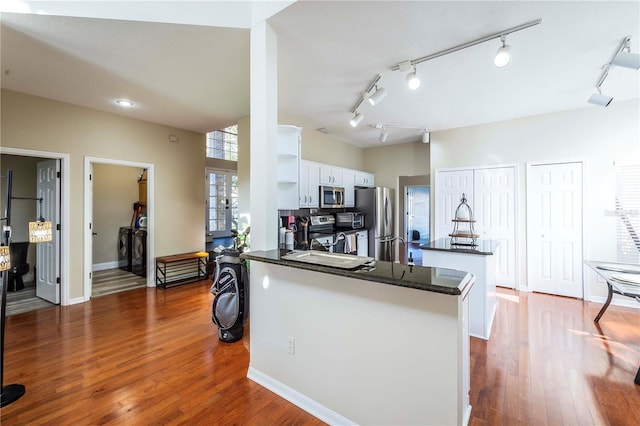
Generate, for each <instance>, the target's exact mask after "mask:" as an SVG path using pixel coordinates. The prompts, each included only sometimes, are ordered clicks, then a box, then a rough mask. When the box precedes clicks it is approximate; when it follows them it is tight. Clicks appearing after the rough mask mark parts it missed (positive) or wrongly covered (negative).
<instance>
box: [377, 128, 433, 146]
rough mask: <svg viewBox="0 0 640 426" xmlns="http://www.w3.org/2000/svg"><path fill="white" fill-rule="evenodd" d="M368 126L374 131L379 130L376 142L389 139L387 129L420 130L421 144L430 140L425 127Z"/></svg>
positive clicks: (429, 133) (429, 134)
mask: <svg viewBox="0 0 640 426" xmlns="http://www.w3.org/2000/svg"><path fill="white" fill-rule="evenodd" d="M369 126H371V127H373V128H374V129H381V130H380V137H379V138H378V140H379V141H380V142H382V143H384V142H386V141H387V138H388V137H389V131H388V130H387V129H409V130H421V131H422V143H429V141H430V140H431V132H430V131H429V129H428V128H427V127H410V126H397V125H394V124H370V125H369Z"/></svg>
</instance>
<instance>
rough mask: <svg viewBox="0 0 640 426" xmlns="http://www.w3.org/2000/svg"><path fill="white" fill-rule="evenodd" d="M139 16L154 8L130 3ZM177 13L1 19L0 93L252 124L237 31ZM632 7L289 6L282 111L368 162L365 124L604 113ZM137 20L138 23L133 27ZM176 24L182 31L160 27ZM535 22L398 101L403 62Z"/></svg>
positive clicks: (630, 74) (430, 65) (406, 137)
mask: <svg viewBox="0 0 640 426" xmlns="http://www.w3.org/2000/svg"><path fill="white" fill-rule="evenodd" d="M132 3H136V2H132ZM145 3H146V4H150V3H151V2H141V3H139V4H145ZM154 3H155V2H154ZM171 3H172V2H160V3H158V4H162V5H167V4H171ZM178 3H179V2H178ZM188 3H193V4H198V5H200V7H199V8H196V9H189V8H188V7H186V8H185V7H181V8H180V9H179V10H180V11H181V13H180V16H177V14H174V15H169V16H168V17H167V15H164V16H162V17H159V16H157V15H158V13H157V9H153V10H155V11H156V13H155V14H153V16H151V17H150V18H148V19H145V20H148V21H153V20H157V21H162V22H165V23H154V22H140V21H125V20H122V19H124V17H125V15H124V14H122V15H118V16H115V17H117V18H119V19H95V18H82V17H67V16H52V15H36V14H17V13H3V14H2V17H1V19H2V36H1V43H2V62H1V66H2V73H3V74H2V87H3V88H7V89H11V90H15V91H19V92H25V93H29V94H34V95H38V96H43V97H47V98H52V99H56V100H61V101H65V102H70V103H74V104H78V105H82V106H86V107H90V108H95V109H99V110H104V111H109V112H113V113H117V114H123V115H128V116H131V117H134V118H138V119H144V120H148V121H152V122H158V123H164V124H167V125H171V126H176V127H180V128H185V129H190V130H194V131H199V132H206V131H209V130H213V129H217V128H221V127H224V126H226V125H229V124H231V123H233V122H235V121H236V120H237V119H238V118H240V117H243V116H246V115H248V114H249V31H248V30H247V29H243V28H238V27H242V25H240V24H237V23H230V24H229V25H234V26H236V28H220V27H213V26H210V25H214V24H215V25H218V24H219V23H218V22H217V21H216V22H215V23H214V22H213V20H207V19H202V16H203V15H207V13H212V12H211V11H210V10H203V9H202V5H203V2H188ZM205 3H206V4H212V5H215V6H216V7H220V6H224V5H227V4H229V3H230V2H205ZM244 3H248V2H244ZM272 3H274V2H272ZM76 4H77V3H76ZM176 4H177V3H176ZM183 4H185V3H183ZM276 6H278V5H277V4H276ZM639 6H640V2H638V1H624V2H612V1H584V2H582V1H569V2H557V1H554V2H551V1H528V2H511V1H496V2H482V1H470V2H461V1H453V2H432V1H411V2H395V1H393V2H392V1H387V2H380V1H355V2H342V1H335V2H331V1H320V2H318V1H299V2H296V3H294V4H293V5H291V6H289V7H287V8H286V9H284V10H282V11H281V12H279V13H277V14H276V15H275V16H273V17H272V18H271V19H270V20H269V22H270V23H271V25H272V26H273V27H274V28H275V29H276V31H277V34H278V103H279V108H280V112H281V113H282V114H286V115H287V116H292V117H299V118H300V120H301V121H304V125H305V126H307V127H309V126H312V127H313V128H320V127H325V128H328V129H330V130H331V131H332V132H333V134H334V137H336V138H339V139H340V140H343V141H345V142H348V143H352V144H354V145H358V146H363V147H367V146H378V145H379V144H380V142H378V135H379V130H376V129H373V128H371V127H369V125H370V124H390V125H399V126H408V127H423V126H424V127H427V128H429V129H432V130H433V131H438V130H443V129H450V128H457V127H463V126H469V125H475V124H481V123H488V122H494V121H500V120H507V119H512V118H516V117H524V116H529V115H535V114H542V113H547V112H554V111H560V110H567V109H575V108H601V107H596V106H591V105H589V104H587V103H586V100H587V99H588V98H589V96H590V95H591V94H592V93H594V91H595V89H594V87H595V84H596V82H597V80H598V79H599V77H600V75H601V72H602V70H601V67H602V66H603V65H604V64H605V63H607V62H609V61H610V60H611V58H612V56H613V54H614V53H615V52H616V51H617V49H618V47H619V46H620V43H621V41H622V40H623V38H624V37H625V36H631V49H632V51H633V52H636V53H637V52H638V50H639V49H638V47H639V45H640V34H639V32H640V20H639V16H640V7H639ZM225 7H226V6H225ZM280 7H283V4H281V3H280ZM112 9H113V7H111V10H112ZM146 9H148V10H150V8H149V7H146ZM276 9H277V7H276ZM227 12H228V13H230V12H229V11H227ZM238 14H239V12H236V11H233V15H234V16H235V15H238ZM90 16H106V15H95V14H93V15H90ZM140 16H141V12H140V10H137V15H136V19H142V18H140ZM172 16H173V17H174V19H175V20H174V21H173V22H180V23H181V24H168V23H166V22H171V19H172V18H171V17H172ZM190 16H191V19H190V18H189V17H190ZM109 17H111V18H113V17H114V16H109ZM538 18H542V24H541V25H538V26H535V27H532V28H530V29H526V30H523V31H520V32H517V33H513V34H511V35H510V36H508V37H507V43H508V44H510V45H511V46H512V61H511V63H510V64H509V65H508V66H507V67H505V68H502V69H498V68H495V67H494V66H493V64H492V59H493V55H494V54H495V51H496V49H497V48H498V47H499V41H498V40H494V41H489V42H486V43H483V44H480V45H477V46H474V47H470V48H468V49H465V50H462V51H459V52H456V53H452V54H449V55H446V56H443V57H440V58H437V59H434V60H431V61H427V62H424V63H422V64H420V65H418V74H419V76H420V77H421V79H422V82H423V84H422V86H421V87H420V88H419V89H418V90H417V91H409V89H408V88H407V86H406V84H405V75H404V73H401V72H399V71H391V70H390V68H391V67H392V66H393V65H395V64H397V63H399V62H401V61H404V60H408V59H415V58H419V57H422V56H425V55H428V54H431V53H435V52H437V51H440V50H443V49H446V48H449V47H452V46H455V45H458V44H461V43H464V42H467V41H470V40H473V39H476V38H479V37H482V36H484V35H487V34H491V33H495V32H499V31H501V30H504V29H506V28H509V27H513V26H516V25H519V24H522V23H525V22H529V21H532V20H535V19H538ZM184 23H196V24H198V25H185V24H184ZM245 24H246V22H245ZM379 73H382V74H383V77H382V79H381V81H380V85H381V86H382V87H384V88H385V89H386V90H387V92H388V95H387V97H386V98H385V99H384V100H383V101H382V102H381V103H380V104H378V105H377V106H376V107H371V106H370V105H368V104H367V103H363V104H362V106H361V107H360V108H359V111H360V112H361V113H362V114H363V115H364V116H365V118H364V121H363V122H362V123H361V124H360V125H359V126H358V127H357V128H355V129H353V128H351V127H350V126H349V124H348V120H349V118H350V116H351V114H350V111H351V108H352V107H353V105H354V104H355V103H356V101H357V100H358V98H359V96H360V94H361V92H362V91H363V90H364V89H365V88H366V87H367V86H368V84H369V83H370V82H371V80H373V78H374V77H375V76H376V75H377V74H379ZM639 75H640V73H639V72H638V71H633V70H628V69H615V70H613V72H612V73H611V74H610V75H609V77H608V78H607V80H606V82H605V84H604V86H603V93H606V94H608V95H610V96H613V97H614V102H619V101H622V100H627V99H638V98H640V77H639ZM120 97H127V98H131V99H132V100H133V101H134V102H136V107H135V108H133V109H130V110H122V109H119V108H116V107H115V106H114V105H113V103H112V100H113V99H115V98H120ZM603 111H606V110H605V109H603ZM287 124H298V123H287ZM419 139H420V132H419V131H418V130H399V129H390V131H389V139H388V141H387V144H390V143H403V142H413V141H416V140H419Z"/></svg>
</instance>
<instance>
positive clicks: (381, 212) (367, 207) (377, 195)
mask: <svg viewBox="0 0 640 426" xmlns="http://www.w3.org/2000/svg"><path fill="white" fill-rule="evenodd" d="M393 200H394V191H393V189H391V188H382V187H377V188H359V189H356V209H357V210H359V211H361V212H362V213H364V215H365V216H364V224H365V228H367V229H368V231H369V256H370V257H373V258H374V259H376V260H387V261H390V262H393V261H394V260H395V252H394V244H393V241H391V239H392V238H393V236H394V224H393V223H394V222H393V211H394V210H393Z"/></svg>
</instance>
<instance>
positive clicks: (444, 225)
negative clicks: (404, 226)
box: [434, 170, 473, 239]
mask: <svg viewBox="0 0 640 426" xmlns="http://www.w3.org/2000/svg"><path fill="white" fill-rule="evenodd" d="M435 178H436V193H435V201H434V206H435V229H434V231H435V232H434V236H435V237H434V239H438V238H449V234H450V233H451V231H453V222H451V220H452V219H453V217H454V215H455V213H456V208H457V207H458V204H460V198H461V197H462V194H463V193H464V194H465V196H466V197H467V203H468V204H469V206H470V207H471V208H472V209H473V170H451V171H436V176H435Z"/></svg>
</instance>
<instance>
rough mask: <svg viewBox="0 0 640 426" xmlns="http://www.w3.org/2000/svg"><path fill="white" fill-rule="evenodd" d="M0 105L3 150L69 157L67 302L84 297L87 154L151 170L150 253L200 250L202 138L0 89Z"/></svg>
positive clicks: (202, 189) (151, 124)
mask: <svg viewBox="0 0 640 426" xmlns="http://www.w3.org/2000/svg"><path fill="white" fill-rule="evenodd" d="M1 107H2V139H1V140H2V146H4V147H12V148H22V149H33V150H41V151H49V152H59V153H67V154H69V157H70V176H67V177H66V178H67V179H69V182H70V223H69V224H68V226H69V227H70V256H71V259H72V261H71V263H70V271H69V274H70V277H69V281H70V294H69V297H70V299H72V300H73V299H75V298H80V297H82V296H83V265H82V261H81V259H82V258H83V250H84V247H83V231H84V226H83V221H84V219H83V209H84V200H83V188H84V179H83V176H84V172H83V169H84V158H85V156H90V157H99V158H107V159H113V160H126V161H135V162H142V163H150V164H153V165H154V169H155V194H154V195H155V228H154V231H155V235H154V238H155V247H154V250H155V255H156V256H161V255H167V254H173V253H180V252H186V251H195V250H202V249H203V248H204V235H205V232H204V214H205V209H204V197H203V194H204V190H205V188H204V183H205V180H204V179H203V171H204V167H205V160H204V158H205V135H203V134H199V133H195V132H191V131H187V130H182V129H175V128H171V127H167V126H163V125H159V124H154V123H149V122H145V121H139V120H133V119H129V118H125V117H122V116H118V115H115V114H107V113H103V112H99V111H96V110H92V109H88V108H82V107H79V106H75V105H70V104H65V103H62V102H56V101H52V100H48V99H44V98H39V97H34V96H30V95H25V94H21V93H17V92H12V91H6V90H3V91H2V105H1ZM170 134H171V135H176V136H178V138H179V142H178V143H175V142H170V141H169V135H170Z"/></svg>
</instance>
